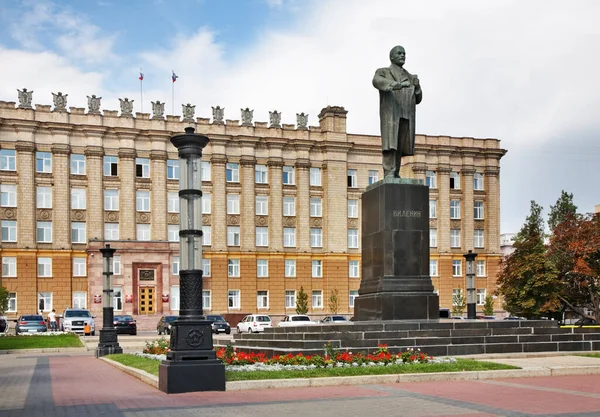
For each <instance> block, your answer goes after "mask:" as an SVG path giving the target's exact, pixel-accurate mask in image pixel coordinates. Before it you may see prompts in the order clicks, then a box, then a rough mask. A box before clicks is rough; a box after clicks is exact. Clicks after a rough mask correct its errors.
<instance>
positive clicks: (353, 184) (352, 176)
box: [346, 169, 358, 188]
mask: <svg viewBox="0 0 600 417" xmlns="http://www.w3.org/2000/svg"><path fill="white" fill-rule="evenodd" d="M346 178H347V182H348V188H358V171H357V170H355V169H349V170H347V171H346Z"/></svg>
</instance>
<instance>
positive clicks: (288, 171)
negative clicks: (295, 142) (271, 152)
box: [281, 165, 296, 185]
mask: <svg viewBox="0 0 600 417" xmlns="http://www.w3.org/2000/svg"><path fill="white" fill-rule="evenodd" d="M281 172H282V174H283V175H282V183H283V185H294V184H296V172H295V168H294V167H293V166H290V165H284V166H283V169H282V171H281Z"/></svg>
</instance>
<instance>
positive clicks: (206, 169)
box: [200, 161, 211, 181]
mask: <svg viewBox="0 0 600 417" xmlns="http://www.w3.org/2000/svg"><path fill="white" fill-rule="evenodd" d="M200 177H201V178H202V181H210V180H211V175H210V162H208V161H202V162H200Z"/></svg>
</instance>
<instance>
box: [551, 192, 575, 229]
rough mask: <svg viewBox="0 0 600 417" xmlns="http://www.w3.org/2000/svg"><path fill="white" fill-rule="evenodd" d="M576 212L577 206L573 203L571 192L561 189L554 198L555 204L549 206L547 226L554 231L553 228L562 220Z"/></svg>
mask: <svg viewBox="0 0 600 417" xmlns="http://www.w3.org/2000/svg"><path fill="white" fill-rule="evenodd" d="M576 214H577V206H576V205H575V204H573V194H569V193H567V192H566V191H565V190H562V192H561V193H560V197H559V198H558V200H556V204H555V205H553V206H550V213H549V214H548V227H549V228H550V232H552V233H554V229H556V226H558V225H559V224H560V223H562V222H563V221H565V220H567V219H568V218H570V217H573V216H575V215H576Z"/></svg>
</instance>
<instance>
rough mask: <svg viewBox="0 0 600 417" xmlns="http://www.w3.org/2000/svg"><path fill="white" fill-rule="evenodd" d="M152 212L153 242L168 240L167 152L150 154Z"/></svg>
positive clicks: (157, 151) (155, 151)
mask: <svg viewBox="0 0 600 417" xmlns="http://www.w3.org/2000/svg"><path fill="white" fill-rule="evenodd" d="M150 161H151V164H152V166H151V167H150V176H151V177H152V190H151V191H150V210H151V211H152V226H151V228H152V231H151V237H152V240H167V152H166V151H159V150H153V151H151V152H150Z"/></svg>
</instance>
